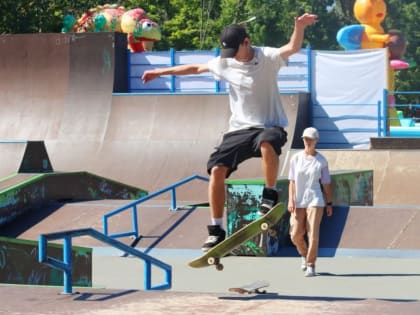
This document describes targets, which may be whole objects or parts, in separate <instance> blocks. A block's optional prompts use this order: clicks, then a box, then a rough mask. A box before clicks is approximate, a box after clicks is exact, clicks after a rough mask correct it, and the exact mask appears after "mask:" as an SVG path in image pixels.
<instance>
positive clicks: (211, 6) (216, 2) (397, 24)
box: [0, 0, 420, 91]
mask: <svg viewBox="0 0 420 315" xmlns="http://www.w3.org/2000/svg"><path fill="white" fill-rule="evenodd" d="M115 2H117V3H118V4H119V5H122V6H125V7H126V8H127V9H131V8H136V7H141V8H143V9H144V10H145V11H146V12H147V14H148V16H149V17H150V18H151V19H152V20H154V21H155V22H157V23H158V24H159V25H160V27H161V29H162V40H161V41H159V42H157V43H156V44H155V49H157V50H167V49H169V47H174V48H175V49H177V50H194V49H213V48H215V47H218V46H219V34H220V32H221V30H222V29H223V27H224V26H226V25H228V24H232V23H240V22H243V21H246V20H248V19H249V18H252V17H255V20H253V21H252V22H249V23H246V25H247V29H248V33H249V35H250V37H251V39H252V42H253V43H254V44H256V45H269V46H281V45H283V44H285V43H286V42H287V41H288V40H289V37H290V35H291V33H292V31H293V19H294V17H296V16H298V15H300V14H302V13H303V12H312V13H316V14H318V16H319V22H318V23H317V24H316V25H315V26H312V27H309V28H308V29H307V31H306V34H305V42H304V45H307V44H310V45H311V47H312V48H313V49H322V50H340V49H341V48H340V47H339V46H338V44H337V42H336V34H337V31H338V30H339V29H340V28H341V27H343V26H345V25H349V24H354V23H357V21H356V20H355V19H354V16H353V5H354V0H335V1H334V0H309V1H308V0H188V1H185V0H120V1H115ZM104 3H112V1H104V2H99V1H94V0H85V1H76V0H1V1H0V12H2V16H1V18H0V33H36V32H60V31H61V27H62V23H63V17H64V16H65V15H66V14H69V13H70V14H73V15H74V16H76V17H79V16H80V15H81V14H82V13H83V12H85V11H86V10H88V9H89V8H92V7H95V6H97V5H100V4H104ZM386 3H387V7H388V11H387V17H386V18H385V21H384V23H383V26H384V29H385V30H389V29H399V30H400V31H401V32H402V33H403V34H404V35H405V37H406V39H407V41H408V48H407V51H406V54H405V55H404V58H405V59H408V60H414V61H416V62H417V63H418V64H419V65H418V66H417V67H416V68H412V69H409V70H404V71H397V72H396V88H397V89H398V90H417V91H420V71H419V69H420V31H419V28H418V25H417V24H418V19H419V16H420V9H419V6H418V0H386Z"/></svg>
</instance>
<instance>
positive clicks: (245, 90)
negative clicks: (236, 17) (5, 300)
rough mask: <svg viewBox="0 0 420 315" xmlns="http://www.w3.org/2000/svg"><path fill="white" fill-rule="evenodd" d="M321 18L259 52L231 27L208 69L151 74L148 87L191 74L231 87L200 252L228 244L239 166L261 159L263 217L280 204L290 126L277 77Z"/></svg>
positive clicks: (297, 25) (211, 164) (306, 19)
mask: <svg viewBox="0 0 420 315" xmlns="http://www.w3.org/2000/svg"><path fill="white" fill-rule="evenodd" d="M316 19H317V16H316V15H314V14H308V13H305V14H303V15H302V16H300V17H298V18H295V20H294V30H293V33H292V35H291V38H290V41H289V42H288V43H287V44H286V45H284V46H282V47H280V48H273V47H257V46H252V45H251V39H250V37H249V35H248V34H247V32H246V29H245V27H244V26H243V25H229V26H227V27H226V28H225V29H224V30H223V31H222V33H221V36H220V42H221V46H222V49H221V54H220V56H218V57H216V58H214V59H212V60H210V61H209V62H208V63H207V64H187V65H180V66H175V67H169V68H161V69H154V70H148V71H145V72H144V73H143V76H142V80H143V82H144V83H147V82H149V81H150V80H153V79H155V78H157V77H159V76H160V75H187V74H200V73H203V72H209V71H210V72H211V73H212V74H213V76H214V77H215V78H216V80H222V79H223V80H226V81H227V82H228V83H229V102H230V109H231V113H232V115H231V118H230V123H229V130H228V131H227V133H225V134H224V136H223V140H222V142H221V144H220V145H219V146H218V147H217V148H216V150H215V152H213V153H212V154H211V156H210V158H209V161H208V163H207V171H208V173H209V175H210V182H209V203H210V211H211V224H210V225H209V226H208V232H209V237H208V238H207V240H206V241H205V243H204V245H203V247H202V249H203V251H207V250H208V249H209V248H211V247H213V246H215V245H217V244H218V243H220V242H221V241H223V240H224V239H225V236H226V232H225V230H224V229H223V216H224V205H225V179H226V178H227V177H229V175H230V174H231V173H232V172H234V171H235V170H236V169H237V167H238V165H239V164H240V163H241V162H243V161H245V160H247V159H250V158H252V157H261V158H262V173H263V176H264V179H265V187H264V189H263V192H262V203H261V206H260V212H261V213H262V214H264V213H266V212H267V211H268V210H269V209H270V208H272V207H273V206H274V205H275V204H276V203H277V198H278V192H277V190H276V188H275V186H276V182H277V174H278V170H279V155H280V154H281V148H282V146H283V145H284V144H285V143H286V141H287V133H286V131H285V130H284V129H283V128H284V127H286V126H287V123H288V121H287V117H286V114H285V112H284V109H283V106H282V103H281V100H280V95H279V91H278V86H277V74H278V71H279V69H280V68H281V67H282V66H285V65H286V63H287V58H288V57H289V56H291V55H292V54H294V53H296V52H298V51H299V50H300V49H301V46H302V42H303V37H304V30H305V28H306V27H307V26H308V25H312V24H314V23H315V22H316Z"/></svg>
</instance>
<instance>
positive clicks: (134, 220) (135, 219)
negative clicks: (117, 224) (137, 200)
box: [131, 205, 140, 237]
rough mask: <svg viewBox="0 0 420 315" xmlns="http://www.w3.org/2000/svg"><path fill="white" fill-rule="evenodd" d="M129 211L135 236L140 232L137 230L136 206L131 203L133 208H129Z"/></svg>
mask: <svg viewBox="0 0 420 315" xmlns="http://www.w3.org/2000/svg"><path fill="white" fill-rule="evenodd" d="M131 213H132V216H133V217H132V218H133V220H132V222H133V232H134V233H135V236H136V237H137V236H139V235H140V232H139V224H138V222H137V206H136V205H133V208H131Z"/></svg>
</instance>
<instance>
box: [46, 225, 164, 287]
mask: <svg viewBox="0 0 420 315" xmlns="http://www.w3.org/2000/svg"><path fill="white" fill-rule="evenodd" d="M85 235H89V236H91V237H93V238H95V239H97V240H99V241H102V242H104V243H106V244H109V245H111V246H113V247H115V248H118V249H120V250H122V251H124V252H127V253H129V254H131V255H132V256H135V257H137V258H139V259H142V260H143V261H144V289H145V290H166V289H170V288H171V287H172V267H171V266H170V265H167V264H165V263H164V262H162V261H160V260H158V259H156V258H153V257H151V256H149V255H147V254H144V253H142V252H140V251H138V250H136V249H135V248H132V247H130V246H128V245H125V244H124V243H121V242H119V241H116V240H114V239H112V238H110V237H107V236H106V235H104V234H102V233H100V232H98V231H96V230H94V229H91V228H88V229H79V230H70V231H62V232H56V233H48V234H41V235H39V238H38V244H39V245H38V255H39V256H38V260H39V262H40V263H45V264H47V265H48V266H50V267H52V268H55V269H58V270H61V271H63V272H64V293H66V294H71V293H72V291H73V286H72V259H71V253H72V238H73V237H78V236H85ZM59 239H62V240H63V241H64V242H63V261H60V260H58V259H55V258H52V257H48V255H47V254H48V253H47V249H48V241H52V240H59ZM152 265H154V266H156V267H158V268H160V269H162V270H163V271H164V272H165V281H164V282H163V283H162V284H159V285H155V286H152Z"/></svg>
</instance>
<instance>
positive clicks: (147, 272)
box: [144, 260, 152, 290]
mask: <svg viewBox="0 0 420 315" xmlns="http://www.w3.org/2000/svg"><path fill="white" fill-rule="evenodd" d="M151 274H152V265H151V264H150V262H148V261H146V260H145V261H144V288H145V290H150V289H151V287H152V276H151Z"/></svg>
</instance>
